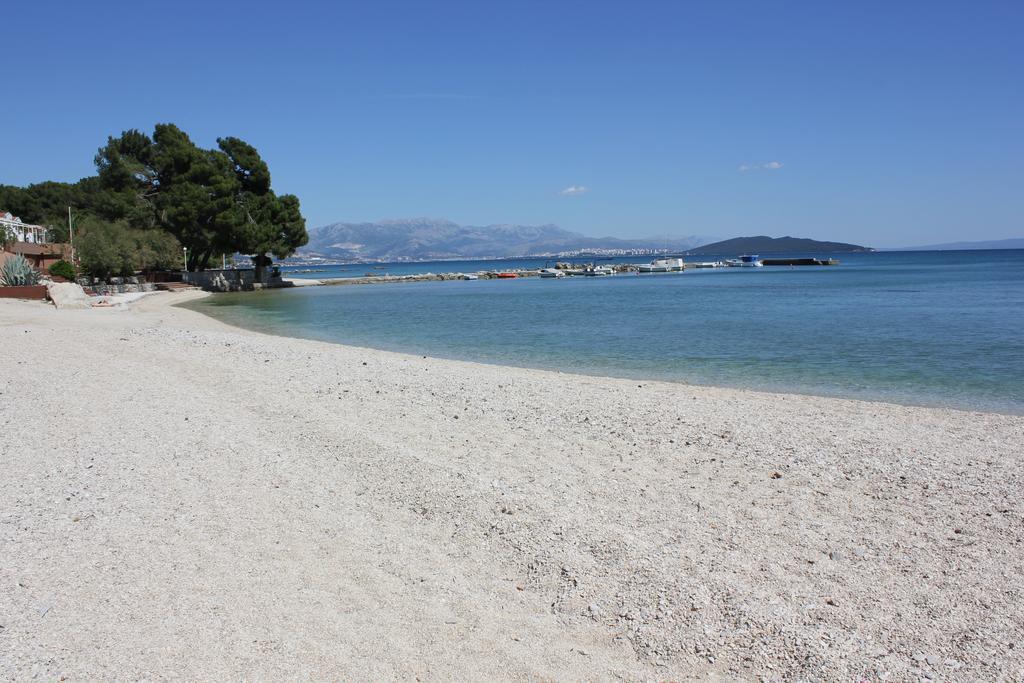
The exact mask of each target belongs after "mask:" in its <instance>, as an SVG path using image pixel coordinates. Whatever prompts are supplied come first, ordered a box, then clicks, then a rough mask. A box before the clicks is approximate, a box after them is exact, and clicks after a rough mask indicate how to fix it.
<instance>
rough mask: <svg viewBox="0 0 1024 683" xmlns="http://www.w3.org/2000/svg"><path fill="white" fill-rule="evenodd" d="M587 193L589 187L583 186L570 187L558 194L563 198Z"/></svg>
mask: <svg viewBox="0 0 1024 683" xmlns="http://www.w3.org/2000/svg"><path fill="white" fill-rule="evenodd" d="M588 192H590V188H589V187H584V186H583V185H570V186H569V187H567V188H565V189H564V190H562V191H561V192H559V193H558V194H560V195H562V196H564V197H574V196H576V195H581V194H586V193H588Z"/></svg>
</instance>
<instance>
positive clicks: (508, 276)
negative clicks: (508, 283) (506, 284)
mask: <svg viewBox="0 0 1024 683" xmlns="http://www.w3.org/2000/svg"><path fill="white" fill-rule="evenodd" d="M498 277H499V278H501V279H502V280H511V279H512V278H516V277H519V275H518V274H516V273H498Z"/></svg>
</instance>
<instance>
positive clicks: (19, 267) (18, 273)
mask: <svg viewBox="0 0 1024 683" xmlns="http://www.w3.org/2000/svg"><path fill="white" fill-rule="evenodd" d="M39 277H40V276H39V271H38V270H36V269H35V268H33V267H32V264H31V263H29V262H28V259H27V258H25V257H24V256H22V255H21V254H18V255H16V256H14V257H12V258H9V259H7V260H6V261H4V263H3V265H0V286H3V287H19V286H22V285H38V284H39Z"/></svg>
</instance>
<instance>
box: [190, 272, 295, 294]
mask: <svg viewBox="0 0 1024 683" xmlns="http://www.w3.org/2000/svg"><path fill="white" fill-rule="evenodd" d="M182 279H183V280H184V281H185V282H188V283H189V284H192V285H195V286H196V287H200V288H202V289H205V290H207V291H211V292H239V291H243V290H250V289H261V288H264V287H281V286H282V285H283V284H284V283H283V282H282V280H281V274H280V271H279V270H278V269H277V268H264V269H263V277H262V279H261V280H259V281H257V280H256V269H255V268H228V269H227V270H202V271H199V272H196V273H185V274H184V275H183V276H182Z"/></svg>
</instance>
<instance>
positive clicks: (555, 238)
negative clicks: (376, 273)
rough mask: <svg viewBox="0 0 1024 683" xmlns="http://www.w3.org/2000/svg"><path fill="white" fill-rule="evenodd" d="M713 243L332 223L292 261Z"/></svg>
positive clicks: (428, 223) (553, 229) (539, 228)
mask: <svg viewBox="0 0 1024 683" xmlns="http://www.w3.org/2000/svg"><path fill="white" fill-rule="evenodd" d="M714 239H715V238H713V237H706V236H699V235H694V236H689V237H673V238H661V237H652V238H647V239H629V240H625V239H618V238H614V237H587V236H586V235H582V234H580V233H577V232H572V231H570V230H565V229H563V228H560V227H558V226H557V225H488V226H481V227H477V226H470V225H458V224H457V223H453V222H452V221H447V220H435V219H429V218H413V219H407V220H389V221H380V222H377V223H332V224H330V225H324V226H321V227H319V228H312V229H310V230H309V243H308V244H306V246H305V247H303V248H302V249H300V250H299V252H298V256H300V257H309V256H320V257H324V258H330V259H339V260H353V261H428V260H435V259H458V258H473V259H476V258H510V257H515V256H533V255H546V254H558V253H564V252H570V251H580V250H617V249H621V250H632V249H668V250H670V251H686V250H688V249H691V248H693V247H695V246H697V245H699V244H704V243H706V242H709V241H712V240H714Z"/></svg>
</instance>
